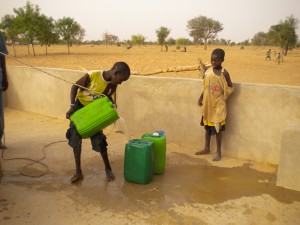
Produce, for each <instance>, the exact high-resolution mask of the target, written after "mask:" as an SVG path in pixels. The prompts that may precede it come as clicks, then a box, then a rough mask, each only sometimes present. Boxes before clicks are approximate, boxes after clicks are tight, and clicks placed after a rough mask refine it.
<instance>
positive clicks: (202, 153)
mask: <svg viewBox="0 0 300 225" xmlns="http://www.w3.org/2000/svg"><path fill="white" fill-rule="evenodd" d="M205 154H210V151H209V150H202V151H199V152H196V153H195V155H205Z"/></svg>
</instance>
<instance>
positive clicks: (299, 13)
mask: <svg viewBox="0 0 300 225" xmlns="http://www.w3.org/2000/svg"><path fill="white" fill-rule="evenodd" d="M26 2H27V0H0V19H2V17H3V16H4V15H7V14H9V15H15V14H14V12H13V9H14V8H20V7H24V6H25V5H26ZM30 3H31V4H33V5H38V6H39V8H40V12H41V13H42V14H45V15H46V16H48V17H52V18H53V19H55V20H58V19H62V18H63V17H71V18H73V19H74V20H75V21H76V22H78V23H79V24H80V26H81V27H83V28H84V29H85V31H86V36H85V38H84V39H85V40H101V39H103V34H104V33H106V32H108V33H110V34H113V35H116V36H118V37H119V39H120V40H121V41H124V40H129V39H131V36H132V35H138V34H141V35H143V36H144V37H146V41H156V40H157V36H156V32H155V31H156V30H158V29H159V28H160V27H161V26H163V27H167V28H168V29H170V30H171V32H170V34H169V36H168V38H169V37H172V38H174V39H178V38H189V39H190V40H192V38H191V37H190V36H189V31H188V29H187V22H188V21H189V20H191V19H193V18H195V17H198V16H206V17H208V18H211V19H213V20H216V21H219V22H220V23H221V24H222V25H223V28H224V29H223V31H221V32H219V33H218V36H217V38H219V39H221V38H223V39H226V40H231V41H232V42H236V43H238V42H242V41H245V40H251V39H252V38H253V36H254V35H255V34H256V33H258V32H261V31H262V32H268V30H269V28H270V27H271V26H272V25H276V24H278V23H279V22H280V21H282V20H285V19H286V18H287V17H288V16H291V15H293V16H294V17H296V18H298V19H299V20H300V1H299V0H251V1H249V0H247V1H246V0H212V1H209V0H30ZM297 35H298V37H299V38H300V24H299V25H298V29H297Z"/></svg>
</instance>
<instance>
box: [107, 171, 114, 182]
mask: <svg viewBox="0 0 300 225" xmlns="http://www.w3.org/2000/svg"><path fill="white" fill-rule="evenodd" d="M105 172H106V180H107V181H113V180H114V179H115V175H114V174H113V172H112V171H111V170H108V169H106V170H105Z"/></svg>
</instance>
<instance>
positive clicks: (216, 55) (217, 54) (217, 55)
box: [210, 48, 225, 68]
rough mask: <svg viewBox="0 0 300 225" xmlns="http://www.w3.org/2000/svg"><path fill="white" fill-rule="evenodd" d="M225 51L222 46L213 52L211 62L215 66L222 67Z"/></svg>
mask: <svg viewBox="0 0 300 225" xmlns="http://www.w3.org/2000/svg"><path fill="white" fill-rule="evenodd" d="M224 58H225V52H224V50H223V49H221V48H216V49H215V50H213V52H212V53H211V58H210V63H211V65H212V67H214V68H220V67H221V65H222V63H223V62H224Z"/></svg>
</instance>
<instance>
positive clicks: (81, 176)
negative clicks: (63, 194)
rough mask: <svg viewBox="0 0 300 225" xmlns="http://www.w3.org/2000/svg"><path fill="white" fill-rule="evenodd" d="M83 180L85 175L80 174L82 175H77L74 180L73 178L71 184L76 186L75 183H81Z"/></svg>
mask: <svg viewBox="0 0 300 225" xmlns="http://www.w3.org/2000/svg"><path fill="white" fill-rule="evenodd" d="M82 179H83V174H82V173H80V174H77V173H76V174H75V175H74V176H73V177H72V178H71V183H72V184H74V183H77V182H78V181H81V180H82Z"/></svg>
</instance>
